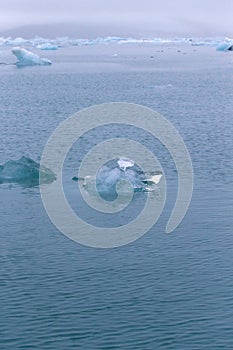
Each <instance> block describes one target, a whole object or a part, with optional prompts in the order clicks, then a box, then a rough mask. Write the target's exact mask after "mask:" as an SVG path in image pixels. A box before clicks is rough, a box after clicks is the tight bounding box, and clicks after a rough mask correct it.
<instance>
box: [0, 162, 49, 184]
mask: <svg viewBox="0 0 233 350" xmlns="http://www.w3.org/2000/svg"><path fill="white" fill-rule="evenodd" d="M54 180H56V175H55V174H54V173H53V172H52V171H51V170H50V169H48V168H46V167H44V166H40V164H39V163H37V162H35V161H34V160H33V159H31V158H27V157H24V156H23V157H21V158H20V159H18V160H9V161H8V162H6V163H5V164H3V165H0V183H19V184H23V185H29V186H37V185H39V182H40V183H44V184H45V183H52V182H53V181H54Z"/></svg>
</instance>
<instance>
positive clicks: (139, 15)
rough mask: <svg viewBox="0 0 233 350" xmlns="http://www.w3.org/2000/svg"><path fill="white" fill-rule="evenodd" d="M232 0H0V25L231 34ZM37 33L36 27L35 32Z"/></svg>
mask: <svg viewBox="0 0 233 350" xmlns="http://www.w3.org/2000/svg"><path fill="white" fill-rule="evenodd" d="M232 11H233V2H232V1H231V0H221V1H219V0H215V2H214V1H211V0H174V1H172V0H159V1H158V0H144V1H138V0H135V1H133V0H118V1H115V0H98V1H97V0H78V1H77V0H66V1H64V0H61V1H57V0H40V1H28V0H21V1H18V0H1V3H0V31H2V32H3V31H5V30H9V29H12V28H17V27H21V26H27V25H30V26H31V25H37V26H38V25H41V26H45V25H46V24H50V25H51V24H54V25H55V24H59V23H64V24H67V25H68V24H69V25H71V24H72V25H74V26H78V25H79V26H81V25H85V26H86V28H87V27H88V26H90V28H91V27H92V28H93V27H94V26H97V27H98V26H102V27H105V28H106V29H105V30H106V35H108V29H109V33H110V29H111V28H116V30H115V31H117V28H121V32H122V30H123V28H127V30H128V31H129V29H131V31H133V32H135V33H136V32H137V33H138V34H141V35H143V34H144V35H150V34H151V35H155V36H156V34H161V33H163V34H167V35H172V34H174V35H183V36H188V35H198V36H201V35H203V36H204V35H207V36H211V35H226V36H233V28H232V24H231V21H232V19H231V17H232ZM38 34H40V33H38Z"/></svg>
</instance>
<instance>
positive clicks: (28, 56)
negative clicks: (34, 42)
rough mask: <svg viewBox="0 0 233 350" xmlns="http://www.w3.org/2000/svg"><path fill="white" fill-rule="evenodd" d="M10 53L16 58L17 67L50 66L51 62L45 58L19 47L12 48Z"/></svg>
mask: <svg viewBox="0 0 233 350" xmlns="http://www.w3.org/2000/svg"><path fill="white" fill-rule="evenodd" d="M11 52H12V53H13V54H14V55H15V56H16V57H17V59H18V61H17V62H16V65H17V66H18V67H25V66H36V65H39V66H44V65H46V66H47V65H51V64H52V62H51V61H50V60H48V59H47V58H40V57H39V56H38V55H37V54H35V53H33V52H31V51H28V50H26V49H22V48H21V47H14V48H13V49H12V50H11Z"/></svg>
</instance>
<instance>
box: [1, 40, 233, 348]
mask: <svg viewBox="0 0 233 350" xmlns="http://www.w3.org/2000/svg"><path fill="white" fill-rule="evenodd" d="M0 55H1V57H0V58H1V61H5V62H6V61H7V62H9V61H11V62H13V61H12V57H11V54H10V53H9V49H7V48H2V49H1V52H0ZM46 57H48V58H49V59H51V61H52V62H53V64H52V66H50V67H28V68H23V69H19V68H17V67H15V66H0V78H1V84H0V118H1V124H0V133H1V148H0V163H1V164H3V163H4V162H6V161H8V160H13V159H19V158H20V157H22V156H27V157H30V158H32V159H34V160H35V161H37V162H38V161H39V160H40V157H41V154H42V151H43V148H44V146H45V144H46V142H47V140H48V138H49V136H50V135H51V133H52V132H53V131H54V130H55V128H56V127H57V126H58V125H59V124H60V123H61V122H62V121H64V120H65V119H66V118H67V117H69V116H70V115H72V114H73V113H75V112H76V111H78V110H81V109H82V108H84V107H89V106H91V105H93V104H99V103H105V102H119V101H121V102H130V103H138V104H142V105H144V106H147V107H150V108H152V109H154V110H156V111H158V112H159V113H161V114H163V115H164V116H165V117H166V118H167V119H168V120H169V121H171V122H172V123H173V125H174V126H175V127H176V128H177V130H178V131H179V132H180V134H181V136H182V137H183V139H184V141H185V143H186V146H187V147H188V149H189V152H190V155H191V158H192V162H193V168H194V176H195V180H194V192H193V198H192V202H191V205H190V208H189V211H188V213H187V215H186V216H185V218H184V220H183V221H182V223H181V224H180V225H179V227H178V228H177V229H176V230H175V231H174V232H173V233H171V234H169V235H168V234H165V227H166V223H167V220H168V218H169V216H170V211H171V209H172V207H173V205H174V201H175V197H176V191H177V173H176V170H175V167H174V163H173V161H172V159H171V158H170V156H169V154H168V152H167V151H166V150H165V149H164V148H163V147H162V146H161V145H160V144H159V142H157V141H156V140H154V139H153V137H151V136H150V135H149V134H146V133H142V134H138V133H137V131H135V129H132V130H129V129H127V130H125V129H124V128H123V129H122V128H120V127H119V126H117V125H113V126H112V128H109V127H105V128H102V129H98V130H94V131H92V132H90V133H88V134H87V135H85V137H84V138H82V139H80V140H79V141H78V143H77V144H76V145H74V147H73V148H72V149H71V151H70V152H69V154H68V156H67V158H66V161H65V165H64V174H63V182H64V191H65V192H66V195H67V199H68V200H69V202H70V204H71V205H72V207H73V208H74V210H77V212H78V210H79V209H81V208H79V206H80V196H79V193H78V191H77V183H76V182H74V181H72V180H71V179H72V177H73V176H75V175H76V170H77V168H78V166H79V164H80V162H81V159H82V157H83V155H84V154H85V152H87V150H89V149H90V148H91V147H93V146H94V145H95V144H97V143H98V142H100V141H102V140H103V139H107V138H109V137H111V136H113V137H117V135H123V136H124V137H131V138H132V139H135V140H138V139H140V141H142V140H143V143H144V144H145V145H146V146H147V147H148V148H150V149H151V150H153V152H154V153H155V154H156V156H157V157H158V159H159V160H160V162H161V164H162V166H163V169H164V170H165V173H166V180H167V187H168V188H167V191H168V196H167V202H166V206H165V209H164V212H163V213H162V215H161V217H160V219H159V221H158V222H157V224H156V225H155V226H154V227H153V228H152V229H151V230H150V231H149V232H148V233H147V234H145V235H144V236H143V237H142V238H140V239H139V240H137V241H135V242H134V243H131V244H129V245H126V246H123V247H119V248H115V249H94V248H88V247H84V246H82V245H79V244H77V243H75V242H73V241H71V240H69V239H68V238H67V237H66V236H64V235H62V234H61V233H60V232H59V231H58V230H57V229H56V228H55V227H54V226H53V224H52V223H51V222H50V220H49V218H48V216H47V214H46V212H45V210H44V208H43V205H42V202H41V197H40V192H39V188H38V187H30V186H21V185H17V184H1V185H0V198H1V214H0V219H1V226H0V231H1V234H0V247H1V249H0V252H1V253H0V254H1V255H0V259H1V264H0V266H1V279H0V286H1V288H0V305H1V314H0V334H1V336H0V347H1V348H2V349H4V350H8V349H9V350H11V349H38V350H42V349H51V350H53V349H85V350H86V349H91V350H92V349H134V350H135V349H140V350H142V349H143V350H144V349H166V350H168V349H177V350H178V349H179V350H180V349H198V350H201V349H216V350H217V349H232V348H233V338H232V331H233V329H232V328H233V327H232V323H233V316H232V307H233V297H232V292H233V272H232V263H233V235H232V207H233V196H232V195H233V191H232V170H233V160H232V146H233V144H232V143H233V141H232V133H233V121H232V97H233V93H232V91H233V90H232V87H233V83H232V81H233V80H232V78H233V54H232V53H230V52H229V53H222V52H216V51H215V49H214V48H213V47H196V48H194V47H187V46H185V45H184V46H182V45H176V44H167V45H165V46H164V45H161V46H154V45H153V44H144V45H143V46H142V45H140V44H137V45H135V46H132V45H124V46H123V47H120V46H119V45H114V44H112V45H109V46H98V45H97V46H96V47H82V48H80V47H72V48H62V49H60V50H58V51H56V52H46ZM122 156H124V155H122ZM139 209H140V208H138V205H137V200H135V208H134V207H133V208H132V209H131V211H130V212H128V215H129V213H130V215H131V216H132V217H133V216H135V215H137V214H138V210H139ZM83 215H84V216H85V215H86V216H85V218H86V219H87V220H89V221H90V222H91V223H96V224H97V225H100V224H102V225H105V226H107V225H108V221H109V220H108V218H107V217H105V216H102V217H101V220H100V219H99V218H98V217H95V215H93V212H88V210H85V211H84V212H83ZM127 219H131V218H129V217H124V216H123V217H120V216H116V218H115V221H113V223H112V224H113V225H117V224H124V223H125V221H126V220H127ZM104 220H105V221H104ZM100 221H101V222H100ZM139 224H140V223H139ZM142 225H143V223H142Z"/></svg>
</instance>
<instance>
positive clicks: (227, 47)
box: [216, 42, 233, 51]
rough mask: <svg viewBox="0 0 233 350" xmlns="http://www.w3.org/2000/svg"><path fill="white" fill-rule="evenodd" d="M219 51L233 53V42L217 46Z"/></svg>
mask: <svg viewBox="0 0 233 350" xmlns="http://www.w3.org/2000/svg"><path fill="white" fill-rule="evenodd" d="M216 50H217V51H233V43H232V42H224V43H221V44H219V45H218V46H217V48H216Z"/></svg>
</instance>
